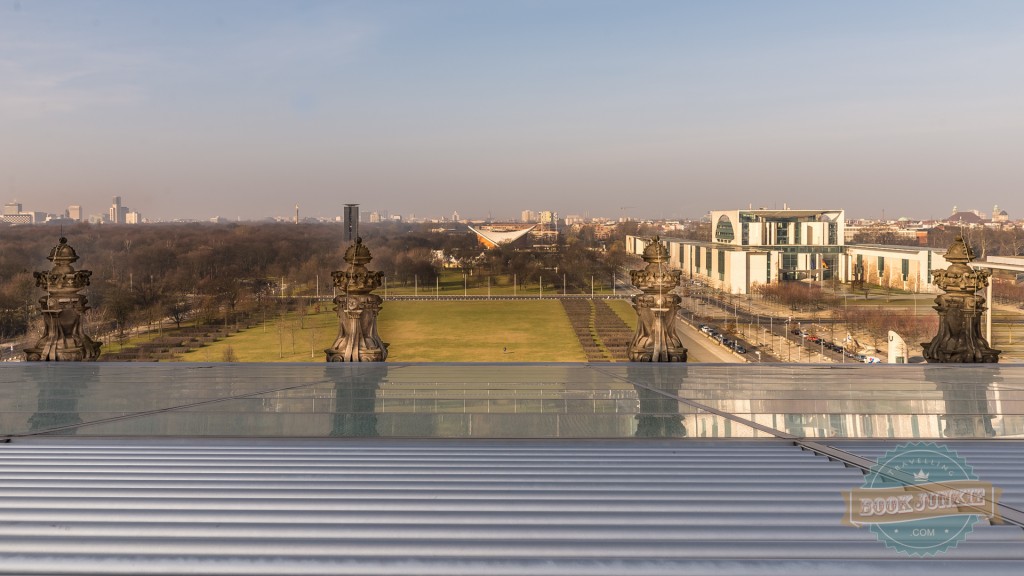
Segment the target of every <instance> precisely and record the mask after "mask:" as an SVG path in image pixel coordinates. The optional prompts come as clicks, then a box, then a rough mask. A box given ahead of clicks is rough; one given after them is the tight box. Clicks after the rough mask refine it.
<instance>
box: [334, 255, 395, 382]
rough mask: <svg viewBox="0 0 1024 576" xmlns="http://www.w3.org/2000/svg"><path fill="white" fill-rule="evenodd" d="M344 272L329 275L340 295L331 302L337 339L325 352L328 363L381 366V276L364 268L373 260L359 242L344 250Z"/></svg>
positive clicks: (383, 353) (383, 354) (383, 349)
mask: <svg viewBox="0 0 1024 576" xmlns="http://www.w3.org/2000/svg"><path fill="white" fill-rule="evenodd" d="M344 259H345V262H347V263H348V267H347V268H346V269H345V270H336V271H334V272H331V276H332V277H333V278H334V286H335V287H337V288H338V290H339V292H341V294H339V295H338V296H337V297H335V298H334V303H335V308H334V309H335V311H337V313H338V338H337V339H336V340H335V341H334V346H332V347H330V348H328V349H327V350H325V352H326V353H327V361H328V362H383V361H384V360H385V359H386V358H387V357H388V347H387V344H385V343H384V342H383V341H382V340H381V339H380V335H378V334H377V314H378V313H379V312H380V309H381V304H382V303H383V300H382V299H381V297H380V296H377V295H376V294H371V293H370V292H372V291H373V290H375V289H377V288H378V287H379V286H380V285H381V282H382V280H383V278H384V273H383V272H371V271H370V270H367V269H366V265H367V264H369V263H370V261H371V260H373V256H372V255H371V254H370V250H369V248H367V247H366V245H364V244H363V239H362V238H356V241H355V242H354V243H353V244H352V245H351V246H349V247H348V249H347V250H345V256H344Z"/></svg>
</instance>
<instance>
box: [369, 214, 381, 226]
mask: <svg viewBox="0 0 1024 576" xmlns="http://www.w3.org/2000/svg"><path fill="white" fill-rule="evenodd" d="M378 222H380V212H370V224H376V223H378Z"/></svg>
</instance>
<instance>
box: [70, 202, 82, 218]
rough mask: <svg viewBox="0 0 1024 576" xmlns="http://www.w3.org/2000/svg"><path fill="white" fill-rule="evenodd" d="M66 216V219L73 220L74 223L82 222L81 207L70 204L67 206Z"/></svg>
mask: <svg viewBox="0 0 1024 576" xmlns="http://www.w3.org/2000/svg"><path fill="white" fill-rule="evenodd" d="M66 214H67V217H68V218H70V219H72V220H74V221H75V222H81V221H82V207H81V206H79V205H78V204H72V205H71V206H68V210H67V212H66Z"/></svg>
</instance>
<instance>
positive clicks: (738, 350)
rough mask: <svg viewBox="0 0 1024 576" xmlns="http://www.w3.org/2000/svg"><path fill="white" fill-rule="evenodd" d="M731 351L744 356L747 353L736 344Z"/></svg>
mask: <svg viewBox="0 0 1024 576" xmlns="http://www.w3.org/2000/svg"><path fill="white" fill-rule="evenodd" d="M733 350H735V351H736V353H737V354H746V353H747V349H746V348H744V347H743V345H742V344H736V345H735V346H734V347H733Z"/></svg>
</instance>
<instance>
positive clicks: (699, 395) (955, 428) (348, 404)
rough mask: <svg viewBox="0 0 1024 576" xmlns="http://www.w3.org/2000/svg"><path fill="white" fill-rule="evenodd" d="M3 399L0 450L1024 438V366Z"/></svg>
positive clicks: (481, 370) (581, 375) (236, 383)
mask: <svg viewBox="0 0 1024 576" xmlns="http://www.w3.org/2000/svg"><path fill="white" fill-rule="evenodd" d="M0 390H2V391H3V393H2V394H0V436H24V435H35V434H60V435H79V436H263V437H367V436H389V437H421V438H627V437H638V436H639V437H666V438H702V437H704V438H712V437H714V438H730V437H743V438H754V437H771V436H774V437H784V438H786V437H789V438H921V439H942V438H1002V437H1006V438H1011V437H1016V438H1021V437H1024V365H974V366H971V365H881V366H879V365H872V366H866V365H850V366H831V367H822V366H809V365H796V364H747V365H724V364H648V363H609V364H507V363H503V364H401V363H383V364H341V363H334V364H326V363H308V364H188V363H177V364H172V363H159V364H158V363H153V364H147V363H80V364H71V363H68V364H49V363H17V364H7V365H4V366H3V367H2V368H0Z"/></svg>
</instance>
